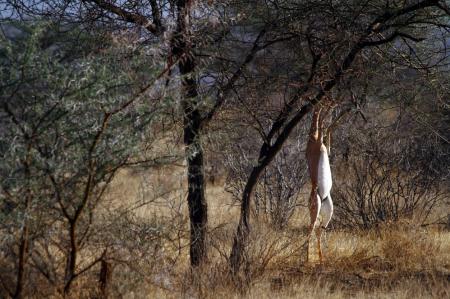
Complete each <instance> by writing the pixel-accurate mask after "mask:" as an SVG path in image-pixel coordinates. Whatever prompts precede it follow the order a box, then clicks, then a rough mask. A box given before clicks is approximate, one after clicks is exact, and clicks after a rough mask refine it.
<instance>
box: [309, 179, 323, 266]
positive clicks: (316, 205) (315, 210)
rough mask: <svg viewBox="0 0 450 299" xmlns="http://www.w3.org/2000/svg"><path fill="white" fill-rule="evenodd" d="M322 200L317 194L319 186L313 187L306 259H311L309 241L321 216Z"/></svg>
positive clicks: (310, 200)
mask: <svg viewBox="0 0 450 299" xmlns="http://www.w3.org/2000/svg"><path fill="white" fill-rule="evenodd" d="M320 205H321V201H320V198H319V196H318V195H317V187H313V188H312V190H311V197H310V199H309V217H310V221H311V222H310V225H309V230H308V240H307V247H306V261H308V260H309V241H310V240H311V235H312V233H313V231H314V228H315V227H316V224H317V219H318V218H319V212H320Z"/></svg>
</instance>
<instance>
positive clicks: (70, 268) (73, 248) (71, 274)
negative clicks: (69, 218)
mask: <svg viewBox="0 0 450 299" xmlns="http://www.w3.org/2000/svg"><path fill="white" fill-rule="evenodd" d="M75 229H76V220H75V221H73V222H71V223H70V228H69V238H70V251H69V254H68V255H67V264H66V271H65V277H64V295H67V294H69V291H70V287H71V285H72V282H73V279H74V278H75V266H76V262H77V251H78V246H77V240H76V231H75Z"/></svg>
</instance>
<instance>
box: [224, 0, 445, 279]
mask: <svg viewBox="0 0 450 299" xmlns="http://www.w3.org/2000/svg"><path fill="white" fill-rule="evenodd" d="M248 8H250V9H249V11H251V12H253V17H254V18H257V19H259V20H260V22H266V23H270V24H278V25H279V26H277V27H276V28H277V31H278V32H276V33H277V34H279V35H280V34H281V35H282V34H284V35H288V34H291V35H294V36H296V37H297V39H295V42H296V43H295V46H296V48H297V49H296V51H297V52H300V53H308V54H306V55H305V56H304V60H303V61H302V65H301V67H303V68H304V69H308V70H309V71H308V72H305V71H303V72H300V75H298V76H297V78H296V81H297V82H296V84H295V86H297V89H295V90H293V91H292V92H291V96H290V98H289V99H288V100H286V101H285V102H284V104H283V105H281V107H280V108H279V109H278V112H277V113H274V114H275V116H274V117H273V118H272V119H271V120H270V122H268V125H267V127H263V128H262V130H261V132H262V133H263V137H262V145H261V147H260V150H259V154H258V157H257V161H256V163H255V165H254V166H253V167H252V169H251V171H250V174H249V175H248V177H247V181H246V184H245V187H244V190H243V193H242V201H241V215H240V220H239V225H238V228H237V232H236V235H235V239H234V243H233V247H232V250H231V253H230V263H231V268H232V272H233V273H237V272H238V271H239V269H240V265H241V263H242V258H243V254H244V250H245V247H246V243H247V239H248V235H249V232H250V222H249V221H250V219H249V217H250V202H251V198H252V194H253V192H254V189H255V186H256V185H257V182H258V179H259V177H260V176H261V174H262V173H263V171H264V170H265V168H266V167H267V166H268V165H269V164H270V163H271V161H272V160H273V159H274V157H275V156H276V154H277V153H278V152H279V151H280V149H281V148H282V146H283V144H284V143H285V142H286V140H287V139H288V137H289V135H290V134H291V133H292V131H293V130H294V128H295V127H296V126H297V124H298V123H299V122H300V121H301V120H302V119H303V118H304V117H305V116H306V115H307V114H308V113H309V112H310V111H311V110H312V109H313V107H314V106H316V105H320V104H321V103H322V102H324V101H325V99H326V98H330V97H332V95H333V93H334V92H335V90H336V89H337V88H338V87H339V86H340V85H341V84H342V83H343V82H345V81H346V80H348V79H349V78H352V76H353V78H355V77H357V76H361V75H365V74H367V73H368V70H367V69H365V67H364V62H365V61H369V62H371V60H376V54H378V53H377V50H378V49H386V50H389V49H392V46H393V45H398V44H406V43H419V42H422V41H424V40H425V39H424V38H423V37H424V36H425V35H424V34H426V33H427V32H428V33H429V32H430V30H431V29H432V28H435V29H436V30H440V31H442V32H443V33H445V30H447V29H448V16H449V12H450V10H449V8H448V3H446V1H436V0H435V1H432V0H425V1H404V2H402V3H396V2H391V1H370V2H360V1H339V2H330V1H273V2H270V3H265V4H261V5H258V3H253V2H252V3H250V4H249V5H248V7H247V9H248ZM255 12H256V15H255ZM249 14H251V13H249ZM444 35H445V34H444ZM444 44H445V42H444ZM396 54H397V57H399V58H400V57H402V56H403V57H407V58H406V60H408V59H412V60H419V59H420V57H414V55H411V52H410V51H409V49H408V47H400V51H398V52H397V53H396Z"/></svg>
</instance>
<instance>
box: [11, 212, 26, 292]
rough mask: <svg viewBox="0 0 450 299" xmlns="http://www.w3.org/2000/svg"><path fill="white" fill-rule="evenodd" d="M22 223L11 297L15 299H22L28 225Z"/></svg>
mask: <svg viewBox="0 0 450 299" xmlns="http://www.w3.org/2000/svg"><path fill="white" fill-rule="evenodd" d="M24 221H25V224H24V227H23V229H22V235H21V237H20V244H19V261H18V264H17V281H16V289H15V291H14V296H13V297H14V298H16V299H18V298H22V291H23V281H24V279H23V278H24V273H25V264H26V255H27V253H28V224H27V223H26V220H24Z"/></svg>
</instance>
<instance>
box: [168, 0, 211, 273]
mask: <svg viewBox="0 0 450 299" xmlns="http://www.w3.org/2000/svg"><path fill="white" fill-rule="evenodd" d="M190 5H191V1H189V0H178V1H177V8H178V15H177V21H178V28H177V32H176V33H175V36H174V39H173V44H172V54H173V55H174V56H176V57H178V58H180V59H179V61H180V62H179V63H178V67H179V70H180V74H181V76H182V86H183V100H182V106H183V114H184V115H183V125H184V144H185V147H186V159H187V164H188V173H187V175H188V198H187V200H188V205H189V219H190V230H191V237H190V251H189V252H190V259H191V265H192V266H199V265H201V264H202V263H203V262H204V260H205V258H206V243H205V242H206V232H207V222H208V207H207V203H206V198H205V181H204V165H203V148H202V145H201V138H200V136H201V128H202V123H203V121H204V119H203V118H202V113H201V111H200V109H199V102H198V98H197V96H198V92H197V81H196V79H195V77H194V71H195V67H196V64H195V60H194V56H193V55H192V44H191V40H190V35H191V33H190V18H189V13H190Z"/></svg>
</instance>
